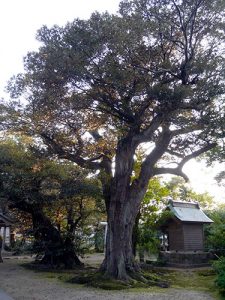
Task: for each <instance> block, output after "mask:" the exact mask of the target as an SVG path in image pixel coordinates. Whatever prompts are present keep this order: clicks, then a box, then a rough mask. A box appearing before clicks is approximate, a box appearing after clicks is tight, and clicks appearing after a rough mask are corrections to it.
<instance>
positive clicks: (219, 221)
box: [205, 205, 225, 256]
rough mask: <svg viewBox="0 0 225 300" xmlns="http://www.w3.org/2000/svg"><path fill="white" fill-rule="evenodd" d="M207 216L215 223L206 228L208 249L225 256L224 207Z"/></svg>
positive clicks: (208, 213)
mask: <svg viewBox="0 0 225 300" xmlns="http://www.w3.org/2000/svg"><path fill="white" fill-rule="evenodd" d="M207 215H208V216H209V217H210V218H211V219H212V220H213V221H214V223H212V224H210V225H207V226H205V237H206V247H207V248H208V249H211V250H212V251H214V252H215V253H216V254H217V255H219V256H220V255H223V256H224V255H225V211H224V206H223V205H222V206H221V208H220V207H219V208H217V209H215V210H212V211H208V212H207Z"/></svg>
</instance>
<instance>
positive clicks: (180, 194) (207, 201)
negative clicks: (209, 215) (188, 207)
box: [166, 177, 215, 209]
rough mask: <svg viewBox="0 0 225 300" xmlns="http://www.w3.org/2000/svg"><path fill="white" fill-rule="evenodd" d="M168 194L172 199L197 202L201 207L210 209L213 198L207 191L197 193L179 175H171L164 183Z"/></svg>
mask: <svg viewBox="0 0 225 300" xmlns="http://www.w3.org/2000/svg"><path fill="white" fill-rule="evenodd" d="M166 188H167V189H168V190H169V191H170V192H169V196H170V197H171V198H173V199H174V200H181V201H188V202H193V201H194V202H198V203H199V204H200V206H201V208H202V209H212V208H213V206H214V203H215V201H214V198H213V196H211V195H210V194H209V193H208V192H204V193H197V192H195V191H194V190H193V189H192V188H191V187H190V186H188V185H187V184H186V183H185V181H184V180H183V179H182V178H180V177H173V178H172V179H171V180H169V181H168V182H167V183H166Z"/></svg>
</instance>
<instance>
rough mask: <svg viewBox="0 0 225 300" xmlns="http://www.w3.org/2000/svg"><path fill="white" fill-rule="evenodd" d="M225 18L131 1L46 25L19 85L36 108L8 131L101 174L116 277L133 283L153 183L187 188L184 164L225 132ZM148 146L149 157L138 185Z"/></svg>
mask: <svg viewBox="0 0 225 300" xmlns="http://www.w3.org/2000/svg"><path fill="white" fill-rule="evenodd" d="M224 14H225V2H224V1H222V0H215V1H211V0H137V1H136V0H133V1H131V0H126V1H123V2H121V4H120V10H119V13H118V14H117V15H109V14H107V13H105V14H102V15H101V14H98V13H95V14H93V15H92V16H91V17H90V19H88V20H79V19H76V20H75V21H74V22H72V23H69V24H67V25H66V26H65V27H58V26H54V27H52V28H50V29H49V28H47V27H46V26H44V27H42V28H41V29H40V30H39V31H38V33H37V39H38V41H40V43H41V44H42V45H41V47H40V49H39V50H38V51H37V52H31V53H29V54H28V55H27V56H26V58H25V73H24V74H20V75H18V76H17V77H16V78H15V80H13V81H12V82H11V84H10V85H9V90H10V92H11V96H12V97H14V98H18V97H19V96H22V99H24V98H25V99H26V105H25V107H21V106H19V105H17V104H15V102H14V103H13V104H14V106H15V108H16V110H17V113H16V114H15V115H14V116H13V118H11V119H10V122H9V121H6V123H7V122H8V124H9V123H10V124H12V123H14V125H15V126H16V127H17V128H18V129H19V130H23V131H26V133H27V134H31V135H36V136H38V137H39V138H41V140H42V142H43V143H44V144H45V145H46V146H47V147H48V151H49V152H50V153H52V154H56V155H57V156H58V157H59V158H64V159H69V160H71V161H73V162H75V163H77V164H78V165H79V166H81V167H83V168H88V169H90V170H94V171H96V172H97V171H98V172H99V176H100V178H101V181H102V186H103V192H104V197H105V201H106V208H107V215H108V236H107V249H106V254H105V260H104V262H103V265H102V270H103V271H104V272H105V273H106V274H108V275H109V276H112V277H114V278H119V279H127V278H129V276H132V272H133V271H135V270H137V269H136V265H135V263H134V257H133V253H132V229H133V226H134V223H135V218H136V215H137V213H138V211H139V208H140V204H141V201H142V199H143V197H144V194H145V192H146V189H147V187H148V182H149V180H150V178H152V177H153V176H155V175H159V174H165V173H171V174H175V175H179V176H182V177H184V178H185V179H186V180H187V176H186V175H185V174H184V173H183V171H182V168H183V166H184V164H185V163H186V162H187V161H189V160H190V159H192V158H195V157H197V156H199V155H200V154H202V153H204V152H206V151H207V150H209V149H212V148H213V147H215V145H216V144H215V139H214V133H215V131H217V133H218V132H220V133H222V132H223V130H222V127H220V125H221V126H222V121H221V120H222V118H223V115H224V107H223V96H224V70H225V68H224V52H223V51H224V49H223V42H224V23H223V22H224ZM8 109H9V110H8V112H10V111H12V110H13V109H12V108H8ZM5 115H6V113H5ZM5 115H4V116H5ZM8 120H9V119H8ZM143 144H145V147H148V151H147V152H146V156H145V158H144V159H143V161H142V162H141V170H140V172H139V174H138V176H137V178H135V179H133V176H132V175H133V168H134V160H135V153H136V152H137V150H138V148H140V146H141V145H143ZM145 149H146V148H145ZM165 158H166V163H167V165H163V164H161V161H163V160H164V159H165ZM169 162H170V163H172V164H170V165H169Z"/></svg>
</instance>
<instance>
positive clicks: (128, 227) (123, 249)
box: [101, 140, 147, 280]
mask: <svg viewBox="0 0 225 300" xmlns="http://www.w3.org/2000/svg"><path fill="white" fill-rule="evenodd" d="M133 157H134V147H132V142H129V140H125V141H123V142H121V144H119V147H118V150H117V154H116V170H115V175H114V177H113V179H112V182H111V188H110V192H111V197H110V200H109V203H108V205H107V216H108V232H107V242H106V253H105V260H104V262H103V264H102V267H101V269H102V270H103V271H104V272H105V274H107V275H108V276H110V277H112V278H116V279H121V280H128V279H129V278H130V277H132V273H134V272H136V271H137V270H138V269H139V268H138V265H137V263H136V262H135V260H134V253H133V239H132V235H133V228H134V225H135V219H136V216H137V214H138V212H139V208H140V203H141V200H142V198H143V196H144V193H145V190H146V187H147V185H146V187H145V186H143V187H142V190H141V191H138V190H135V191H134V190H132V189H131V176H132V170H133V164H134V158H133Z"/></svg>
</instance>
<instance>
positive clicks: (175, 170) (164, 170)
mask: <svg viewBox="0 0 225 300" xmlns="http://www.w3.org/2000/svg"><path fill="white" fill-rule="evenodd" d="M214 147H216V143H212V144H208V145H206V146H205V147H203V148H201V149H199V150H197V151H195V152H193V153H191V154H189V155H187V156H185V157H184V158H183V159H182V160H181V161H180V162H179V163H178V166H177V167H176V168H154V169H153V176H154V175H162V174H173V175H177V176H181V177H183V178H184V180H185V181H188V180H189V179H188V176H187V175H186V174H185V173H184V172H183V171H182V169H183V166H184V165H185V164H186V163H187V162H188V161H189V160H191V159H193V158H196V157H198V156H199V155H201V154H203V153H205V152H207V151H209V150H211V149H213V148H214ZM177 156H178V155H177Z"/></svg>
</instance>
